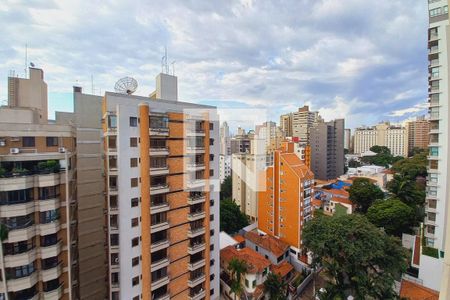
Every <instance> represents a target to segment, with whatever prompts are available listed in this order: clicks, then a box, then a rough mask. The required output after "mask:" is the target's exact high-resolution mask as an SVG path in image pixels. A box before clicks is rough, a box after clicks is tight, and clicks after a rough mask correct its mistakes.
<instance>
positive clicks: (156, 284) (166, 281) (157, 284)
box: [151, 275, 169, 291]
mask: <svg viewBox="0 0 450 300" xmlns="http://www.w3.org/2000/svg"><path fill="white" fill-rule="evenodd" d="M166 284H169V276H168V275H166V276H163V277H161V278H158V279H156V280H153V281H152V285H151V286H152V288H151V289H152V291H154V290H156V289H159V288H160V287H162V286H163V285H166Z"/></svg>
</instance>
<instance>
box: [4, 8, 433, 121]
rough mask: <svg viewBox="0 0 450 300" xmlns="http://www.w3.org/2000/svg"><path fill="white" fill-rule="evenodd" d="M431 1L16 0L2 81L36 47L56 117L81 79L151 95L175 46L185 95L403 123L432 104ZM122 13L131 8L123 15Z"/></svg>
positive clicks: (8, 21) (8, 18) (8, 20)
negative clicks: (108, 0)
mask: <svg viewBox="0 0 450 300" xmlns="http://www.w3.org/2000/svg"><path fill="white" fill-rule="evenodd" d="M423 2H424V3H422V1H408V2H407V5H406V4H405V1H377V2H376V6H375V5H374V4H375V3H370V2H364V3H362V2H361V1H353V0H349V1H321V2H314V3H313V2H311V1H296V2H292V3H286V5H283V6H280V7H277V6H276V4H275V3H266V4H264V5H263V4H261V3H256V2H252V1H242V2H233V3H227V4H222V5H220V6H219V5H214V6H212V5H210V4H209V3H207V2H203V3H199V2H197V3H195V4H186V3H184V2H183V3H181V2H180V3H171V4H164V5H161V4H158V3H152V4H146V3H144V2H142V1H136V2H134V3H130V4H109V5H104V6H100V7H98V6H95V7H93V6H92V5H95V4H92V3H83V4H82V5H80V4H76V5H74V4H70V3H67V2H58V4H51V3H45V4H44V3H43V2H40V1H36V2H33V3H27V4H20V3H19V4H17V3H14V4H13V3H10V2H6V3H4V4H1V5H0V15H1V16H2V18H1V20H2V21H0V24H2V26H3V27H4V28H5V33H6V34H5V35H3V36H2V37H1V38H0V39H1V41H2V42H3V44H4V45H7V46H6V47H5V49H4V51H1V52H0V58H2V61H3V62H2V63H1V64H0V70H1V72H3V73H2V75H3V77H2V78H6V77H7V75H8V73H9V71H10V70H15V71H16V74H18V75H19V76H23V75H24V71H23V69H24V62H25V60H24V58H25V44H27V45H28V50H27V52H28V63H29V62H33V63H34V64H35V65H36V67H39V68H43V69H44V70H45V71H46V74H47V82H48V84H49V104H50V105H49V106H50V115H51V116H52V112H53V111H54V110H64V111H71V109H72V107H71V105H70V104H68V103H71V98H72V93H71V90H72V86H73V85H77V84H78V85H81V86H82V87H83V89H84V90H85V91H86V92H89V93H90V92H91V90H92V86H91V75H92V76H93V82H94V93H95V94H97V95H99V94H100V90H101V93H104V92H105V91H106V90H109V91H112V90H113V87H114V83H115V81H117V80H118V79H119V78H121V77H124V76H133V77H135V78H136V79H137V80H138V82H139V88H138V91H137V93H136V94H138V95H144V96H147V95H148V93H149V92H150V91H151V90H153V85H152V84H151V83H150V82H151V81H152V74H155V73H158V72H159V71H161V57H162V56H163V55H164V46H167V49H168V56H169V60H168V63H169V66H170V67H171V62H172V61H173V60H175V61H176V62H175V73H176V75H177V76H178V77H179V78H180V88H179V90H180V99H183V100H185V101H194V102H197V103H200V104H213V105H217V106H218V107H219V108H222V109H228V108H231V109H235V108H244V109H255V108H258V109H266V110H267V111H268V115H267V118H266V119H267V120H272V121H278V117H279V115H281V114H283V113H286V112H290V111H294V110H296V109H297V108H298V107H301V106H303V105H305V104H306V105H310V107H311V109H312V110H318V111H319V112H320V113H321V115H322V116H323V117H324V119H326V120H330V119H334V118H336V117H345V118H346V119H349V120H350V123H348V127H349V128H354V127H357V126H360V125H364V124H366V125H367V124H376V123H378V122H379V121H381V120H389V121H393V122H398V121H402V120H403V119H406V118H408V117H413V116H416V115H421V114H424V113H425V111H426V93H425V91H426V84H427V83H426V80H424V79H423V78H426V49H424V48H423V46H422V43H420V42H418V41H420V40H423V42H425V41H426V30H424V29H425V28H426V24H427V17H426V11H427V8H426V3H425V1H423ZM25 5H26V6H25ZM368 10H370V12H371V13H370V14H367V13H365V12H366V11H368ZM86 11H91V12H89V13H86ZM122 11H127V12H128V14H126V16H125V17H124V15H123V14H120V18H118V16H119V12H122ZM90 13H95V15H96V17H95V18H89V14H90ZM183 14H184V15H185V16H187V18H179V17H175V16H178V15H183ZM268 18H270V20H271V22H270V23H267V22H265V20H267V19H268ZM89 19H95V22H93V21H89ZM342 20H346V21H342ZM229 24H232V26H229ZM130 26H132V28H133V30H129V28H131V27H130ZM25 29H26V30H25ZM18 31H20V34H17V33H18ZM146 39H148V40H149V42H150V41H151V46H150V47H148V46H146V45H145V40H146ZM229 41H233V42H232V43H230V42H229ZM319 62H320V63H319ZM5 99H6V80H2V81H1V82H0V100H3V101H4V100H5ZM230 127H233V126H232V124H230Z"/></svg>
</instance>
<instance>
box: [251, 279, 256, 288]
mask: <svg viewBox="0 0 450 300" xmlns="http://www.w3.org/2000/svg"><path fill="white" fill-rule="evenodd" d="M255 287H256V280H253V284H252V288H255Z"/></svg>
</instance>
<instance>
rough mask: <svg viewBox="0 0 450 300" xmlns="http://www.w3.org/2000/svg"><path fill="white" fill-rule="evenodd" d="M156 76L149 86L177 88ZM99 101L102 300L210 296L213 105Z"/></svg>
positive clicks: (215, 170)
mask: <svg viewBox="0 0 450 300" xmlns="http://www.w3.org/2000/svg"><path fill="white" fill-rule="evenodd" d="M163 75H164V76H161V74H160V75H158V77H157V81H158V78H159V81H160V82H161V84H160V85H157V88H158V86H161V88H164V87H165V88H171V87H172V88H173V87H174V86H175V87H176V85H173V84H171V85H167V84H165V83H164V80H166V79H167V76H170V75H167V74H163ZM170 77H171V78H170V80H171V81H173V80H176V77H174V76H170ZM153 94H155V93H153ZM156 94H160V95H176V92H174V91H172V92H171V91H160V92H156ZM102 105H103V134H104V149H105V160H106V161H105V165H106V168H105V170H106V187H107V193H106V203H107V211H108V216H107V233H108V237H107V238H108V269H109V276H108V277H109V286H110V295H109V298H110V299H169V298H170V299H217V298H218V297H219V276H218V275H219V264H218V263H216V264H215V263H214V262H218V261H219V252H218V251H219V245H218V242H219V238H218V232H219V224H218V221H219V218H218V216H219V205H218V204H219V193H218V191H219V163H218V160H219V151H220V149H219V146H220V140H219V128H218V127H219V126H218V125H219V124H218V121H217V120H218V119H217V114H216V110H215V108H214V107H211V106H201V105H195V104H191V103H185V102H180V101H178V100H177V99H176V98H175V99H174V98H171V99H150V98H147V97H139V96H133V95H127V94H117V93H109V92H107V93H106V94H105V97H104V100H103V104H102ZM216 233H217V237H216Z"/></svg>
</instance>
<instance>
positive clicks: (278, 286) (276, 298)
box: [264, 273, 287, 300]
mask: <svg viewBox="0 0 450 300" xmlns="http://www.w3.org/2000/svg"><path fill="white" fill-rule="evenodd" d="M286 288H287V284H286V283H285V282H283V279H282V278H281V276H280V275H278V274H275V273H269V275H267V278H266V281H264V291H265V292H266V293H269V299H271V300H284V299H286Z"/></svg>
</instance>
